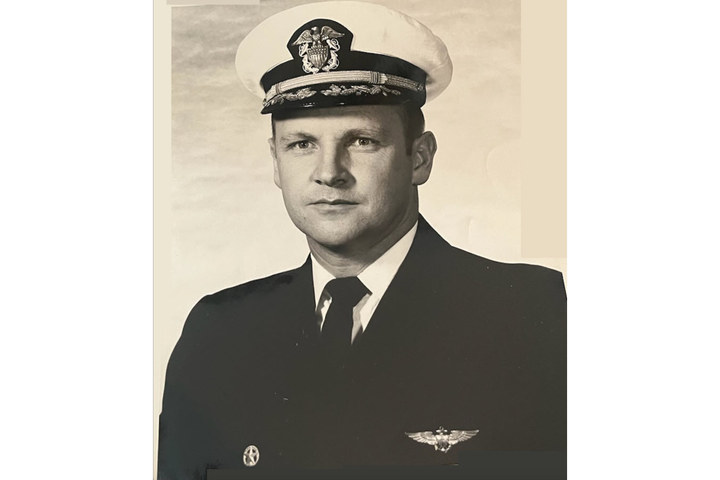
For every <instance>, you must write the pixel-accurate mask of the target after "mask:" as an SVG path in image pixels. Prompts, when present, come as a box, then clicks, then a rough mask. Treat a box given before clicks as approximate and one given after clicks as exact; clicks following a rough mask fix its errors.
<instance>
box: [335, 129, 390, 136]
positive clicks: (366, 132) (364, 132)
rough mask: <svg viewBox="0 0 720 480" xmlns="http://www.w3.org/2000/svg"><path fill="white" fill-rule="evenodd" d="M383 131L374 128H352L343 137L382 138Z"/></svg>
mask: <svg viewBox="0 0 720 480" xmlns="http://www.w3.org/2000/svg"><path fill="white" fill-rule="evenodd" d="M383 132H384V131H383V129H382V128H375V127H363V128H353V129H352V130H348V131H347V132H345V135H344V136H345V137H375V138H382V137H383Z"/></svg>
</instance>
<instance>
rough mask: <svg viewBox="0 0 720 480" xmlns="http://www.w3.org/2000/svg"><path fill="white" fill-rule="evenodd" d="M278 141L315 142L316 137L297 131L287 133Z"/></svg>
mask: <svg viewBox="0 0 720 480" xmlns="http://www.w3.org/2000/svg"><path fill="white" fill-rule="evenodd" d="M279 140H280V141H281V142H292V141H295V140H310V141H315V140H317V137H315V135H312V134H310V133H307V132H304V131H302V130H297V131H294V132H288V133H286V134H284V135H282V136H281V137H280V138H279Z"/></svg>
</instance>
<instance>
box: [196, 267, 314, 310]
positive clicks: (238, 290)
mask: <svg viewBox="0 0 720 480" xmlns="http://www.w3.org/2000/svg"><path fill="white" fill-rule="evenodd" d="M301 268H302V267H300V268H296V269H293V270H287V271H285V272H280V273H276V274H273V275H270V276H268V277H264V278H258V279H256V280H251V281H249V282H245V283H242V284H240V285H235V286H233V287H228V288H225V289H223V290H220V291H218V292H215V293H212V294H209V295H206V296H205V297H203V298H202V299H201V300H200V302H201V303H205V304H207V305H223V304H228V303H237V302H243V301H252V300H253V299H258V298H262V297H265V296H268V295H272V294H273V293H275V292H277V291H278V290H282V289H283V288H284V287H287V286H288V285H291V284H292V283H293V282H294V281H295V279H296V278H297V275H298V273H299V272H300V269H301Z"/></svg>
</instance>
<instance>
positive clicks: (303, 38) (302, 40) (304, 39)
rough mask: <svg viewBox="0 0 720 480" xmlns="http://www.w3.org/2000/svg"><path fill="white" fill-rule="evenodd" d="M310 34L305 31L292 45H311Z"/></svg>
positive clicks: (308, 31)
mask: <svg viewBox="0 0 720 480" xmlns="http://www.w3.org/2000/svg"><path fill="white" fill-rule="evenodd" d="M312 41H313V38H312V32H310V30H305V31H304V32H302V33H301V34H300V36H299V37H298V38H297V40H295V41H294V42H293V45H302V44H303V43H312Z"/></svg>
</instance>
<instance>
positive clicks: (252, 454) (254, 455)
mask: <svg viewBox="0 0 720 480" xmlns="http://www.w3.org/2000/svg"><path fill="white" fill-rule="evenodd" d="M259 460H260V450H258V448H257V447H256V446H255V445H250V446H248V447H247V448H246V449H245V451H244V452H243V463H244V464H245V466H248V467H254V466H255V465H257V463H258V461H259Z"/></svg>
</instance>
